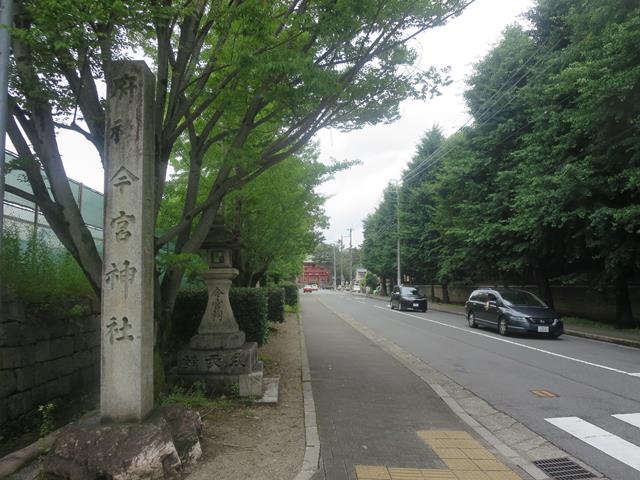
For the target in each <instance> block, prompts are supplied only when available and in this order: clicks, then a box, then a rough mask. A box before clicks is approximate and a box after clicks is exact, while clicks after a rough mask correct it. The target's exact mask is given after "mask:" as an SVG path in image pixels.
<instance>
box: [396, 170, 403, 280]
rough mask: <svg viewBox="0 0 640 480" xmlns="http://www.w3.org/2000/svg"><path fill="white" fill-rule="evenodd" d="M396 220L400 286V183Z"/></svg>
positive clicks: (397, 185) (397, 191) (397, 190)
mask: <svg viewBox="0 0 640 480" xmlns="http://www.w3.org/2000/svg"><path fill="white" fill-rule="evenodd" d="M396 219H397V222H396V223H397V224H398V231H397V236H398V246H397V259H396V262H397V264H398V278H397V282H398V283H397V285H400V284H401V283H402V282H401V280H402V275H401V274H400V186H399V182H396Z"/></svg>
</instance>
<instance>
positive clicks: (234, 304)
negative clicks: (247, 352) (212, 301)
mask: <svg viewBox="0 0 640 480" xmlns="http://www.w3.org/2000/svg"><path fill="white" fill-rule="evenodd" d="M207 299H208V297H207V291H206V290H203V289H193V290H182V291H181V292H180V293H179V294H178V298H177V299H176V306H175V309H174V311H173V334H174V338H175V339H176V340H177V343H180V344H185V343H186V342H188V341H189V339H190V338H191V337H192V336H193V335H195V334H196V333H197V332H198V327H199V326H200V320H201V319H202V315H204V311H205V309H206V308H207ZM229 301H230V302H231V308H232V309H233V314H234V316H235V317H236V321H237V322H238V326H239V327H240V329H241V330H242V331H244V333H245V334H246V336H247V341H248V342H258V344H259V345H263V344H264V343H266V341H267V336H268V334H269V328H268V323H267V317H268V304H267V292H265V291H264V289H262V288H235V287H234V288H232V289H231V291H230V292H229Z"/></svg>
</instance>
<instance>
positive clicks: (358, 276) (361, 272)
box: [356, 268, 367, 283]
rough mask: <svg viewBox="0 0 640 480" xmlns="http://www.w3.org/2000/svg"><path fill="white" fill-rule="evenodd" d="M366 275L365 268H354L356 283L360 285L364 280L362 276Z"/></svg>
mask: <svg viewBox="0 0 640 480" xmlns="http://www.w3.org/2000/svg"><path fill="white" fill-rule="evenodd" d="M366 274H367V269H366V268H356V283H360V282H361V281H362V280H364V276H365V275H366Z"/></svg>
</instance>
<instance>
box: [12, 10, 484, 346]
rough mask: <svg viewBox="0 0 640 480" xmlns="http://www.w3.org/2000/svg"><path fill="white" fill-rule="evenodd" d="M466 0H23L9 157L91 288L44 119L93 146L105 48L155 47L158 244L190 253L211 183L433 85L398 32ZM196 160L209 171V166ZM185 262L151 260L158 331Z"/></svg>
mask: <svg viewBox="0 0 640 480" xmlns="http://www.w3.org/2000/svg"><path fill="white" fill-rule="evenodd" d="M470 1H472V0H466V1H465V0H441V1H439V2H431V1H419V2H396V1H394V2H382V1H380V0H365V1H362V2H335V1H333V0H320V1H317V2H304V1H299V0H290V1H284V2H261V1H243V0H232V1H224V2H222V1H206V0H195V1H193V0H184V1H172V0H163V1H162V2H158V1H155V0H137V1H129V2H111V1H108V0H97V1H96V0H91V1H87V0H81V1H77V2H57V1H53V0H23V1H21V2H19V3H18V4H17V5H16V9H15V17H14V24H15V27H16V30H15V34H14V36H13V39H14V40H13V61H14V64H15V75H14V76H13V78H12V80H13V81H12V89H11V99H12V112H11V113H12V116H11V118H10V120H9V126H8V132H9V135H10V138H11V141H12V143H13V145H14V146H15V148H16V150H17V152H18V155H19V157H20V162H19V163H18V164H17V165H16V168H21V169H23V170H24V171H25V172H26V174H27V177H28V178H29V181H30V183H31V186H32V189H33V196H32V198H31V199H32V200H34V201H36V203H37V204H38V207H39V208H40V210H41V211H42V212H43V213H44V215H45V217H46V219H47V221H48V223H49V224H50V225H51V227H52V228H53V230H54V232H55V233H56V235H57V236H58V237H59V238H60V239H61V241H62V243H63V244H64V245H65V247H66V248H67V249H68V250H69V251H70V253H71V254H72V255H73V256H74V258H75V259H76V260H77V261H78V263H79V264H80V265H81V267H82V269H83V271H84V272H85V274H86V275H87V277H88V278H89V280H90V282H91V284H92V286H93V288H94V290H95V292H96V293H97V294H98V295H99V294H100V287H101V271H102V265H101V259H100V256H99V255H98V252H97V249H96V247H95V244H94V243H93V241H92V240H91V236H90V235H89V234H88V231H87V230H86V226H85V225H84V223H83V221H82V218H81V216H80V212H79V211H78V208H77V205H76V204H75V200H74V199H73V195H72V193H71V191H70V189H69V186H68V181H67V178H66V175H65V173H64V168H63V165H62V159H61V156H60V153H59V149H58V145H57V140H56V135H55V133H56V129H59V128H65V129H69V130H72V131H75V132H77V133H78V134H79V135H82V136H83V137H85V138H86V139H88V140H89V141H90V142H92V143H93V144H94V145H95V147H96V150H97V151H98V152H99V153H100V154H102V151H103V145H104V125H105V118H104V98H103V97H102V95H101V93H100V88H99V85H100V83H101V82H103V81H104V80H105V79H108V77H109V73H110V65H111V62H112V61H114V60H116V59H119V58H125V57H126V56H127V52H128V51H130V49H136V48H138V49H143V50H144V51H145V52H146V54H147V55H148V56H149V57H150V58H152V59H153V65H154V69H155V72H156V77H157V78H156V92H155V96H156V97H155V113H154V117H155V124H156V152H155V171H156V175H155V181H156V185H155V191H156V205H155V212H154V215H155V217H156V218H158V216H159V214H160V211H161V209H162V208H163V207H164V202H163V198H165V197H164V193H165V186H166V172H167V167H168V164H169V161H170V159H172V158H173V159H177V160H180V161H181V169H180V170H179V171H178V173H185V174H187V175H188V180H187V188H186V195H185V198H184V199H183V202H182V205H181V207H180V212H181V213H180V219H179V221H178V222H177V224H176V225H174V226H172V227H171V228H170V229H169V230H167V231H165V232H163V233H162V234H160V235H159V236H158V238H157V239H156V247H157V249H160V248H161V247H163V246H165V245H167V244H169V242H171V244H170V245H171V249H172V251H173V252H174V253H175V254H177V255H182V254H194V253H195V252H197V251H198V249H199V248H200V245H201V243H202V241H203V239H204V238H205V236H206V235H207V233H208V231H209V228H210V226H211V224H212V222H213V219H214V218H215V216H216V213H217V212H218V210H219V207H220V205H221V204H222V202H223V199H224V197H225V196H226V195H227V194H229V193H230V192H232V191H234V190H236V189H238V188H241V187H242V186H244V185H246V184H247V183H249V182H250V181H252V180H254V179H255V178H257V177H259V176H260V175H261V174H262V173H264V172H266V171H267V170H268V169H269V168H271V167H273V166H274V165H276V164H277V163H279V162H281V161H283V160H285V159H286V158H289V157H291V156H292V155H294V154H295V153H296V152H298V151H300V149H302V148H303V147H304V146H305V145H306V143H307V142H308V141H309V140H310V139H311V138H312V137H313V135H314V134H315V133H316V132H317V131H318V130H320V129H322V128H324V127H328V126H332V127H336V128H341V129H351V128H359V127H361V126H363V125H365V124H367V123H377V122H380V121H389V120H392V119H394V118H396V117H397V115H398V105H399V103H400V101H401V100H403V99H405V98H408V97H411V96H414V97H424V96H427V95H429V94H431V93H433V92H434V91H435V88H436V87H437V85H438V84H439V83H440V82H441V81H442V79H441V77H440V75H439V73H438V72H437V71H435V70H429V71H427V72H418V71H415V70H412V69H407V68H404V67H405V66H407V65H412V64H413V63H414V61H415V59H416V54H415V52H413V51H412V50H411V49H410V48H409V47H408V46H407V41H408V40H409V39H411V38H413V37H415V36H416V35H417V34H418V33H420V32H422V31H424V30H426V29H429V28H432V27H434V26H438V25H442V24H443V23H444V22H446V20H447V19H449V18H451V17H452V16H455V15H457V14H459V13H460V11H461V10H462V9H463V8H464V7H465V6H466V5H467V4H468V3H470ZM102 160H103V163H104V161H105V159H104V158H103V159H102ZM40 167H42V168H43V170H41V168H40ZM205 170H206V171H210V172H211V173H212V175H210V176H208V177H207V178H206V179H204V178H203V176H202V172H203V171H205ZM43 172H44V173H46V176H47V179H48V181H49V183H50V186H51V189H50V191H49V190H48V189H47V186H46V183H45V180H44V177H43ZM13 193H20V192H13ZM174 207H175V205H174ZM183 273H184V269H183V268H182V267H181V266H180V265H170V266H169V268H168V269H167V271H165V272H162V275H161V276H160V272H159V276H158V284H159V285H158V288H156V292H157V296H158V298H157V305H158V306H159V307H158V308H156V316H157V321H158V322H157V328H156V332H157V333H158V335H159V338H162V337H163V335H162V329H163V328H164V325H166V324H167V323H168V321H169V319H170V315H171V311H172V310H173V305H174V302H175V298H176V295H177V292H178V289H179V287H180V284H181V280H182V276H183Z"/></svg>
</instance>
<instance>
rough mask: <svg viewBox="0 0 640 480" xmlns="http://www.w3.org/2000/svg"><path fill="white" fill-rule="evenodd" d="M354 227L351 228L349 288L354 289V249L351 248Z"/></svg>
mask: <svg viewBox="0 0 640 480" xmlns="http://www.w3.org/2000/svg"><path fill="white" fill-rule="evenodd" d="M352 231H353V228H350V229H349V288H351V291H353V249H352V248H351V232H352Z"/></svg>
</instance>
